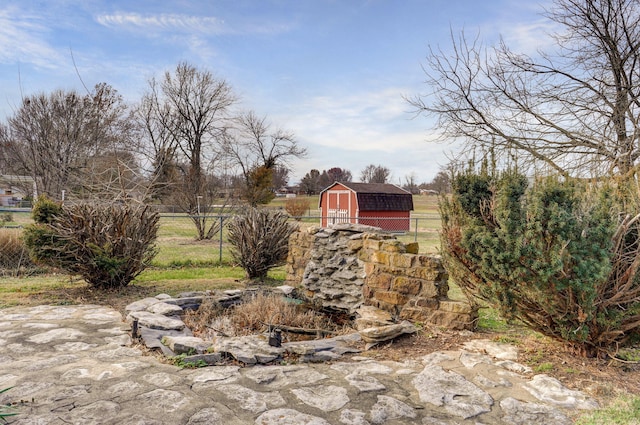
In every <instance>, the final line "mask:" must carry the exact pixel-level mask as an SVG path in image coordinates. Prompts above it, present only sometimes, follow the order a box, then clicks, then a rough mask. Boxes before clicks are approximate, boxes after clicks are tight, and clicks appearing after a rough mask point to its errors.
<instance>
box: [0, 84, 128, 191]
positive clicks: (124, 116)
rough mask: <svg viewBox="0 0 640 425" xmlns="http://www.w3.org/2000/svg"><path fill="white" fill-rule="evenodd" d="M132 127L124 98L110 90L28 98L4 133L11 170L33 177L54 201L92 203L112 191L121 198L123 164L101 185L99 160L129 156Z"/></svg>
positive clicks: (102, 87)
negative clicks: (79, 199)
mask: <svg viewBox="0 0 640 425" xmlns="http://www.w3.org/2000/svg"><path fill="white" fill-rule="evenodd" d="M130 123H131V121H130V119H129V114H128V111H127V108H126V106H125V105H124V102H123V101H122V98H121V97H120V95H118V94H117V92H116V91H115V90H114V89H113V88H111V87H110V86H108V85H107V84H98V85H96V86H95V88H94V91H93V92H91V93H89V94H87V95H85V96H80V95H79V94H78V93H76V92H75V91H69V92H66V91H63V90H57V91H54V92H53V93H51V94H49V95H46V94H44V93H42V94H38V95H33V96H29V97H26V98H24V99H23V101H22V105H21V106H20V108H19V109H18V110H17V111H16V113H15V114H14V116H12V117H10V118H9V119H8V126H7V127H6V128H5V131H3V132H0V137H1V138H2V145H3V150H4V149H6V152H5V154H4V155H5V156H6V157H7V158H6V165H7V166H8V169H9V170H10V171H11V172H12V173H14V174H18V175H27V176H30V177H32V178H33V180H34V181H35V184H36V189H37V192H38V194H47V195H49V196H50V197H51V198H54V199H60V197H61V196H62V191H63V190H64V191H65V192H66V194H67V196H82V197H91V196H97V195H98V194H99V195H104V192H105V190H107V189H108V192H109V194H110V195H113V196H115V195H117V192H119V191H120V190H121V188H122V187H124V186H126V183H124V182H122V181H120V180H118V181H117V184H114V181H113V175H115V176H116V177H117V178H122V177H123V175H122V173H120V172H118V171H117V169H118V166H117V165H118V164H117V161H116V164H114V162H113V161H112V162H110V163H109V167H108V170H105V169H104V168H103V169H102V170H101V171H108V173H107V174H109V178H108V179H107V180H100V178H101V177H102V176H101V175H100V174H98V173H96V172H95V171H96V170H95V168H94V165H95V161H94V159H95V158H99V157H104V156H105V155H113V153H116V152H123V151H124V149H125V147H126V146H127V145H128V143H127V141H128V137H129V135H130V129H131V127H130ZM113 158H115V156H113V157H112V159H113ZM99 162H101V161H99ZM101 163H102V166H104V165H105V163H104V162H101ZM114 167H115V170H116V171H115V172H114V171H113V168H114ZM114 192H115V193H114Z"/></svg>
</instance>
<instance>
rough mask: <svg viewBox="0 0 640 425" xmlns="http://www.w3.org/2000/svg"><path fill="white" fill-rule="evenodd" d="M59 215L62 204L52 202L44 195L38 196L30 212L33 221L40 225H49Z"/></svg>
mask: <svg viewBox="0 0 640 425" xmlns="http://www.w3.org/2000/svg"><path fill="white" fill-rule="evenodd" d="M61 213H62V204H60V203H58V202H55V201H52V200H51V199H49V198H48V197H47V196H46V195H42V196H39V197H38V200H37V201H36V203H35V205H34V206H33V209H32V210H31V216H32V217H33V221H35V222H36V223H41V224H49V223H51V222H52V221H53V220H54V219H55V217H56V216H58V215H60V214H61Z"/></svg>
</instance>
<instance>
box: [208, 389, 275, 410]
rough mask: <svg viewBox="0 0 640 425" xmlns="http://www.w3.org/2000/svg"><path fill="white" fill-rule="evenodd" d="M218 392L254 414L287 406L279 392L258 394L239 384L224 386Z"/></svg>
mask: <svg viewBox="0 0 640 425" xmlns="http://www.w3.org/2000/svg"><path fill="white" fill-rule="evenodd" d="M218 390H219V391H221V392H222V393H224V394H225V395H226V396H227V397H228V398H230V399H231V400H235V401H237V402H239V404H240V407H241V408H242V409H245V410H249V411H250V412H253V413H262V412H264V411H266V410H267V409H268V408H269V407H272V408H273V407H282V406H284V405H285V404H286V402H285V400H284V399H283V398H282V396H281V395H280V393H278V392H277V391H269V392H258V391H254V390H252V389H250V388H246V387H243V386H241V385H237V384H228V385H222V386H220V387H219V388H218Z"/></svg>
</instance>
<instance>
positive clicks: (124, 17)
mask: <svg viewBox="0 0 640 425" xmlns="http://www.w3.org/2000/svg"><path fill="white" fill-rule="evenodd" d="M95 19H96V21H97V22H98V23H99V24H100V25H103V26H106V27H109V28H124V29H129V30H140V29H142V30H151V31H154V30H157V31H184V32H201V33H206V34H222V33H227V32H229V31H230V30H229V29H228V28H227V27H226V25H225V23H224V21H223V20H221V19H219V18H216V17H213V16H191V15H180V14H168V13H163V14H157V15H141V14H139V13H115V14H111V15H98V16H96V18H95Z"/></svg>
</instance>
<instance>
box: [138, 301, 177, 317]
mask: <svg viewBox="0 0 640 425" xmlns="http://www.w3.org/2000/svg"><path fill="white" fill-rule="evenodd" d="M146 311H148V312H151V313H154V314H162V315H163V316H174V315H178V314H181V313H182V312H184V309H183V308H182V307H180V306H179V305H175V304H169V303H165V302H159V303H155V304H152V305H150V306H149V307H148V308H147V310H146Z"/></svg>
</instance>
